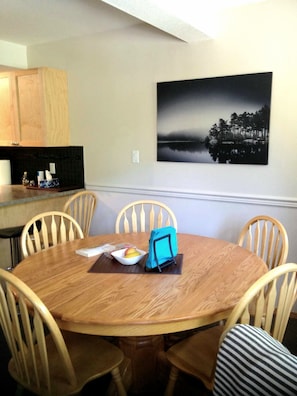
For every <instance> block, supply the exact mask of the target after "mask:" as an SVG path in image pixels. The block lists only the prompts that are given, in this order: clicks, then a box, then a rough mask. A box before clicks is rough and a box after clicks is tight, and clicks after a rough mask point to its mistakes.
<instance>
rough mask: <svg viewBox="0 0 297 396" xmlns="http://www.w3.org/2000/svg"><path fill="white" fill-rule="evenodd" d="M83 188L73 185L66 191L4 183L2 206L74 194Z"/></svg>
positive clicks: (2, 187) (0, 192) (0, 203)
mask: <svg viewBox="0 0 297 396" xmlns="http://www.w3.org/2000/svg"><path fill="white" fill-rule="evenodd" d="M83 190H84V189H83V188H79V189H76V188H75V187H73V189H70V190H66V191H56V190H55V191H51V189H29V188H26V187H24V186H23V185H18V184H13V185H4V186H0V207H2V206H9V205H18V204H23V203H26V202H32V201H34V200H35V201H37V200H38V201H40V200H43V199H50V198H56V197H62V196H67V195H72V194H73V193H76V192H78V191H83Z"/></svg>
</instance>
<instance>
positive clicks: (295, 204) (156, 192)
mask: <svg viewBox="0 0 297 396" xmlns="http://www.w3.org/2000/svg"><path fill="white" fill-rule="evenodd" d="M86 188H87V189H89V190H94V191H102V192H111V193H118V194H129V195H141V196H149V197H172V198H181V199H191V200H201V201H218V202H231V203H235V204H236V203H240V204H249V205H263V206H277V207H283V208H297V198H292V197H279V196H269V195H267V196H263V195H257V194H255V195H250V194H246V195H244V194H226V193H220V192H214V193H213V192H199V191H191V190H178V189H161V188H147V187H143V188H142V187H129V186H101V185H91V184H88V185H86Z"/></svg>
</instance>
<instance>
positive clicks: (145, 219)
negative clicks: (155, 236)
mask: <svg viewBox="0 0 297 396" xmlns="http://www.w3.org/2000/svg"><path fill="white" fill-rule="evenodd" d="M165 226H172V227H174V228H175V229H177V221H176V217H175V214H174V213H173V211H172V210H171V209H170V208H169V207H168V206H167V205H165V204H163V203H162V202H158V201H153V200H141V201H134V202H131V203H129V204H128V205H126V206H124V207H123V208H122V209H121V211H120V212H119V214H118V216H117V219H116V223H115V232H116V234H120V233H129V232H149V231H151V230H153V229H154V228H161V227H165Z"/></svg>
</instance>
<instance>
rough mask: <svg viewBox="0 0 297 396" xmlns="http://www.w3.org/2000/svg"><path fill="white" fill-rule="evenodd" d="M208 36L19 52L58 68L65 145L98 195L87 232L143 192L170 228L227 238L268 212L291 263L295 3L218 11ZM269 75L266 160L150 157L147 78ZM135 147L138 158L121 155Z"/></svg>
mask: <svg viewBox="0 0 297 396" xmlns="http://www.w3.org/2000/svg"><path fill="white" fill-rule="evenodd" d="M218 28H219V31H220V34H219V36H218V37H217V38H216V39H215V40H209V41H204V42H200V43H195V44H186V43H183V42H181V41H178V40H176V39H174V38H172V37H170V36H167V35H165V34H163V33H160V32H158V31H157V30H156V29H152V28H149V27H146V26H145V25H143V26H142V25H139V26H136V27H134V28H133V29H132V28H131V29H127V30H123V31H114V32H111V33H109V34H106V35H101V36H92V37H85V38H81V39H72V40H67V41H61V42H56V43H51V44H47V45H38V46H34V47H29V48H28V62H29V66H32V67H33V66H53V67H59V68H62V69H65V70H67V72H68V78H69V105H70V125H71V144H73V145H83V146H84V148H85V149H84V150H85V174H86V184H87V186H88V187H90V188H92V189H94V190H96V191H97V192H98V198H99V204H98V208H97V212H96V217H95V222H94V224H93V232H94V233H95V232H109V231H110V232H112V231H113V221H114V219H115V215H116V212H117V210H118V209H119V208H120V207H121V206H123V205H124V204H125V203H126V202H128V201H129V200H130V199H134V198H135V199H137V198H139V197H143V196H145V195H150V196H154V197H155V198H158V199H161V200H164V201H166V202H167V203H169V204H170V205H171V206H172V208H173V209H174V211H175V212H176V214H177V218H178V220H179V230H180V231H183V232H193V233H199V234H203V235H208V236H216V237H221V238H225V239H230V240H236V236H237V233H238V231H239V229H240V226H242V225H243V223H244V222H245V221H246V220H247V219H248V218H249V217H251V216H254V215H255V214H259V213H264V214H270V215H274V216H276V217H278V218H279V219H280V220H281V221H283V222H284V225H285V226H286V227H287V229H288V233H289V239H290V242H291V246H290V253H289V259H288V261H296V262H297V247H295V245H296V244H295V235H296V225H295V223H296V220H295V217H296V196H297V194H296V190H297V184H296V168H297V167H296V165H297V155H296V147H297V133H296V125H297V76H296V70H297V52H296V51H295V46H296V34H297V2H296V1H294V0H283V1H281V2H280V1H278V0H269V1H267V2H263V3H260V4H259V5H257V7H247V8H246V9H245V10H244V13H242V12H241V13H239V11H234V12H233V13H232V14H226V15H225V17H224V18H222V20H221V21H220V25H219V26H218ZM266 71H268V72H270V71H271V72H273V86H272V102H271V123H270V145H269V164H268V165H267V166H257V165H224V164H191V163H168V162H167V163H164V162H163V163H162V162H157V161H156V116H157V115H156V83H157V82H159V81H173V80H184V79H192V78H205V77H216V76H224V75H234V74H244V73H257V72H266ZM133 149H137V150H139V151H140V164H132V163H131V151H132V150H133Z"/></svg>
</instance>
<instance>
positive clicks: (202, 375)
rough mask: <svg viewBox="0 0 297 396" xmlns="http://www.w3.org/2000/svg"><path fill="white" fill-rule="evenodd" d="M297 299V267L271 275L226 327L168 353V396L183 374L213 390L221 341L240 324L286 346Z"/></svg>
mask: <svg viewBox="0 0 297 396" xmlns="http://www.w3.org/2000/svg"><path fill="white" fill-rule="evenodd" d="M222 281H223V280H222ZM296 297H297V264H293V263H289V264H283V265H280V266H278V267H276V268H274V269H272V270H270V271H268V272H267V273H266V274H265V275H263V276H262V277H261V278H259V279H258V280H257V281H256V282H255V283H254V284H253V285H252V286H251V287H250V288H249V289H248V290H247V291H246V292H245V294H244V295H243V296H242V298H241V299H240V300H239V302H238V303H237V304H236V306H235V307H234V308H233V310H232V312H231V314H230V315H229V317H228V319H227V321H226V323H225V325H222V324H218V325H214V326H211V327H209V328H207V329H205V330H201V331H199V332H198V333H196V334H195V335H193V336H191V337H188V338H186V339H184V340H183V341H180V342H178V343H177V344H175V345H173V346H172V347H171V348H169V349H168V351H167V352H166V356H167V359H168V362H169V363H170V365H171V371H170V375H169V381H168V384H167V388H166V392H165V395H166V396H171V395H173V393H174V387H175V383H176V381H177V378H178V375H179V371H182V372H184V373H186V374H188V375H191V376H193V377H196V378H198V379H200V380H201V381H202V382H203V383H204V385H205V387H206V388H208V389H209V390H211V391H212V390H213V385H214V373H215V367H216V358H217V353H218V349H219V342H220V338H221V336H222V334H223V332H224V331H228V330H229V329H230V328H231V327H233V326H234V325H235V324H236V323H243V324H251V325H253V326H256V327H260V328H263V329H264V330H265V331H266V332H267V333H269V334H270V335H271V336H272V337H273V338H275V339H276V340H278V341H280V342H282V340H283V337H284V333H285V331H286V328H287V324H288V320H289V317H290V313H291V310H292V307H293V305H294V303H295V301H296ZM228 396H229V395H228Z"/></svg>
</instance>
